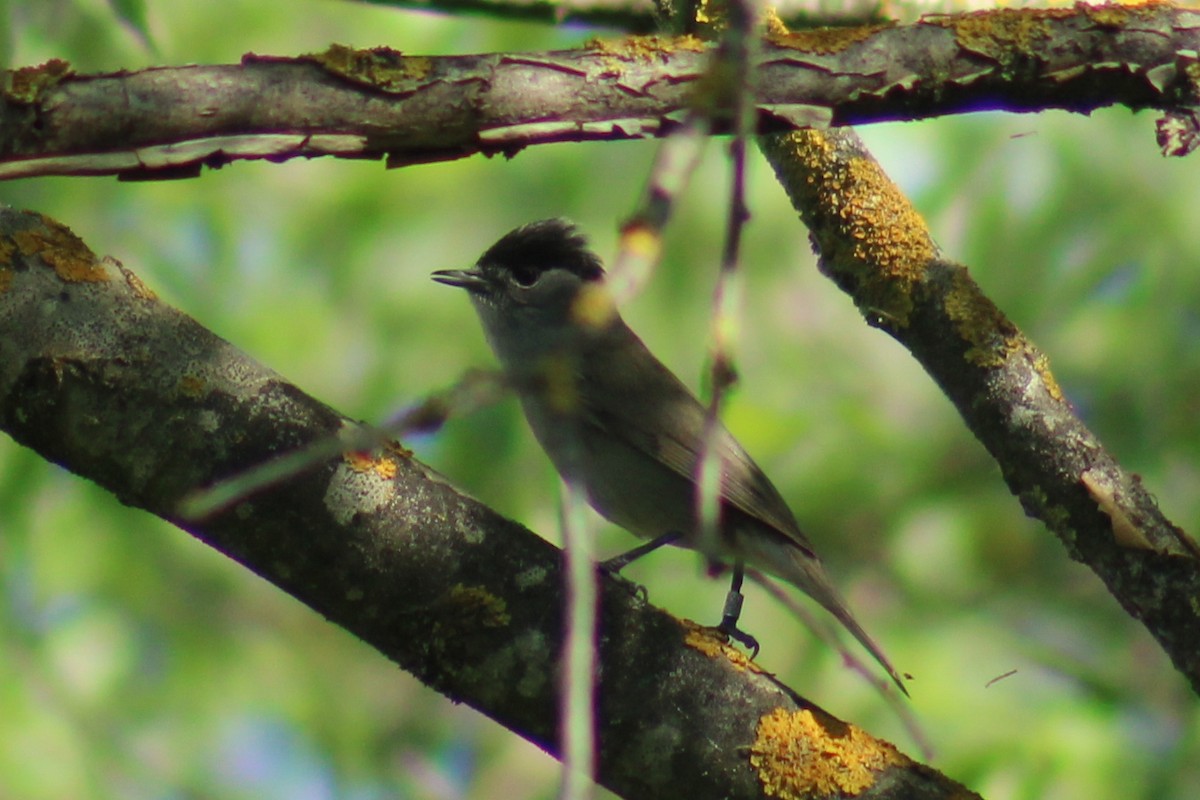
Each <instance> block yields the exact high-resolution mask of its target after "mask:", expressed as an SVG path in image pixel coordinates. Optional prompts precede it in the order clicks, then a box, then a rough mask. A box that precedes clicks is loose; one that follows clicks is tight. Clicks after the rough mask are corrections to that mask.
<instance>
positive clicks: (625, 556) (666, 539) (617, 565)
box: [597, 533, 681, 602]
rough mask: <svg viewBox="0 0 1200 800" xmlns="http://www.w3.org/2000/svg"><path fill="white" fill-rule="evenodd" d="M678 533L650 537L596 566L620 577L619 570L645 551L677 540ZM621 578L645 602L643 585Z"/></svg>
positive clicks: (645, 595)
mask: <svg viewBox="0 0 1200 800" xmlns="http://www.w3.org/2000/svg"><path fill="white" fill-rule="evenodd" d="M680 535H681V534H679V533H664V534H663V535H662V536H659V537H657V538H655V539H651V540H650V541H648V542H646V543H645V544H640V545H638V546H637V547H635V548H633V549H632V550H628V551H626V552H624V553H621V555H619V556H613V557H612V558H610V559H608V560H607V561H601V562H600V563H599V564H598V565H597V566H599V567H600V571H601V572H603V573H605V574H606V575H611V576H613V577H614V578H621V570H623V569H625V568H626V567H627V566H629V565H630V564H632V563H633V562H634V561H637V560H638V559H639V558H641V557H642V556H644V555H646V554H647V553H653V552H654V551H655V550H657V549H658V548H660V547H662V546H663V545H664V544H671V543H672V542H676V541H678V540H679V537H680ZM621 580H624V581H626V582H627V583H628V584H629V585H631V586H632V587H633V594H634V595H636V596H638V597H640V598H641V599H642V602H647V600H648V595H647V593H646V587H645V586H642V585H641V584H638V583H634V582H633V581H629V580H627V579H625V578H621Z"/></svg>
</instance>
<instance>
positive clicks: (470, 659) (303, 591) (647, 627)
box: [0, 209, 974, 800]
mask: <svg viewBox="0 0 1200 800" xmlns="http://www.w3.org/2000/svg"><path fill="white" fill-rule="evenodd" d="M0 254H2V255H0V425H2V426H3V428H4V429H5V430H6V431H7V432H8V433H9V434H10V435H12V436H13V438H14V439H16V440H17V441H19V442H21V443H23V444H25V445H27V446H29V447H32V448H34V449H35V450H37V451H38V452H39V453H41V454H42V455H43V456H45V457H46V458H48V459H50V460H52V461H55V462H57V463H60V464H62V465H64V466H66V467H67V468H69V469H71V470H73V471H75V472H77V473H79V474H80V475H83V476H86V477H88V478H90V479H92V480H94V481H96V482H97V483H99V484H101V485H102V486H104V487H106V488H108V489H109V490H111V491H112V492H114V493H115V494H116V495H117V496H118V497H119V498H120V499H121V500H122V501H123V502H126V503H129V504H130V505H134V506H138V507H141V508H145V509H147V510H149V511H151V512H152V513H155V514H158V515H159V516H162V517H164V518H166V519H169V520H172V521H175V522H176V523H177V524H180V525H181V527H185V528H186V529H188V530H189V531H190V532H191V533H192V534H194V535H195V536H196V537H198V538H199V539H201V540H203V541H204V542H206V543H208V544H209V545H211V546H212V547H214V548H216V549H218V550H220V551H221V552H223V553H225V554H227V555H228V556H230V557H231V558H233V559H236V560H237V561H239V562H241V563H242V564H244V565H245V566H246V567H248V568H249V569H251V570H253V571H254V572H256V573H258V574H259V575H261V576H262V577H264V578H266V579H267V580H269V581H271V582H272V583H274V584H276V585H277V586H279V587H280V588H282V589H283V590H284V591H287V592H288V593H290V594H292V595H293V596H295V597H296V598H297V599H299V600H300V601H301V602H303V603H305V604H307V605H308V606H310V607H311V608H313V609H314V610H315V611H317V612H318V613H320V614H322V615H323V616H325V617H326V618H328V619H329V620H330V621H331V622H333V623H335V624H337V625H340V626H341V627H343V628H345V629H346V630H348V631H350V632H352V633H354V634H355V635H356V636H358V637H360V638H362V639H363V640H364V641H366V642H368V643H370V644H371V645H372V646H374V647H376V648H377V649H378V650H380V652H382V653H384V654H385V655H387V656H388V657H389V658H391V659H392V660H394V661H395V662H396V663H397V664H399V665H400V666H402V667H403V668H404V669H406V670H408V671H409V672H411V673H413V674H414V675H415V676H417V677H418V678H419V679H421V680H422V681H424V682H426V683H428V684H429V685H431V686H433V687H434V688H436V689H437V690H439V691H440V692H442V693H444V694H445V695H446V696H447V697H449V698H451V699H452V700H455V701H459V702H465V703H468V704H470V705H471V706H473V707H475V708H477V709H479V710H480V711H482V712H483V713H485V714H487V715H488V716H491V717H492V718H494V719H495V720H497V721H498V722H500V723H501V724H503V725H505V726H507V727H508V728H510V729H512V730H513V731H515V732H516V733H519V734H520V735H521V736H524V737H526V738H528V739H530V740H531V741H533V742H535V743H536V744H538V745H540V746H541V747H544V748H546V749H547V750H550V751H551V752H556V742H555V741H554V732H555V731H556V730H557V729H558V726H557V724H556V720H555V715H556V713H557V703H556V689H557V686H558V681H557V680H556V672H557V669H558V659H559V651H560V646H561V641H560V640H561V636H560V633H561V630H560V629H561V619H560V608H561V606H562V602H563V597H562V594H563V593H562V585H561V584H562V576H561V572H560V555H561V554H560V552H559V551H558V550H556V549H555V548H554V547H552V546H551V545H549V544H548V543H546V542H545V541H544V540H542V539H540V538H538V537H537V536H535V535H533V534H532V533H530V532H529V531H527V530H525V529H524V528H522V527H520V526H519V525H517V524H515V523H513V522H510V521H508V520H505V519H503V518H502V517H500V516H498V515H497V514H495V513H494V512H492V511H491V510H489V509H488V508H486V507H485V506H483V505H481V504H480V503H478V502H477V501H474V500H472V499H470V498H469V497H466V496H464V495H461V494H459V493H458V492H457V491H455V489H454V488H453V487H451V486H450V485H449V484H447V483H446V481H445V480H444V479H443V478H441V477H440V476H438V475H437V474H436V473H434V472H432V471H431V470H429V469H428V468H426V467H425V466H424V465H422V464H420V463H419V462H417V461H416V460H415V459H414V458H412V455H411V453H409V452H408V451H406V450H404V448H403V447H401V446H400V445H398V444H393V445H391V446H389V447H387V448H385V449H384V450H383V451H382V452H381V453H379V454H370V453H347V454H346V455H344V456H340V457H337V458H334V459H332V460H329V461H326V462H323V463H320V464H317V465H315V466H314V467H313V469H312V470H311V471H310V472H308V473H306V474H304V475H301V476H299V477H297V478H294V479H291V480H289V481H287V482H286V483H283V484H280V485H277V486H275V487H273V488H271V489H269V490H266V491H263V492H261V493H259V494H257V495H255V496H253V497H251V498H248V499H246V500H244V501H242V502H240V503H238V504H237V505H236V506H235V507H233V508H231V509H229V510H228V511H227V512H225V513H223V514H220V515H218V516H215V517H213V518H211V519H209V520H206V521H204V522H202V523H187V522H183V521H180V520H178V519H177V515H176V512H175V509H176V508H177V507H178V504H179V501H180V498H181V497H183V496H184V495H185V493H187V492H188V491H189V490H190V489H192V488H194V487H196V486H198V485H203V484H205V483H207V482H210V481H213V480H215V479H218V478H222V477H226V476H228V475H230V474H236V473H238V472H239V471H241V470H243V469H245V468H247V467H249V466H252V465H255V464H257V463H261V462H262V461H264V460H266V459H269V458H271V457H272V456H275V455H278V454H280V453H285V452H288V451H291V450H293V449H295V448H297V447H299V446H302V445H304V444H306V443H309V442H312V441H315V440H319V439H323V438H325V437H329V436H332V435H335V434H336V433H337V432H338V431H339V429H342V428H344V427H345V426H348V425H352V424H353V423H351V422H350V421H349V420H347V419H345V418H344V417H342V416H341V415H339V414H337V413H336V412H334V411H332V410H331V409H329V408H328V407H326V406H324V405H321V404H320V403H318V402H316V401H314V400H313V399H312V398H310V397H308V396H306V395H304V394H303V393H302V392H301V391H300V390H299V389H297V388H296V387H294V386H292V385H291V384H288V383H287V382H286V381H284V380H283V379H282V378H281V377H280V376H278V375H276V374H274V373H272V372H270V371H269V370H266V369H264V368H263V367H262V366H260V365H258V364H256V363H254V362H253V361H251V360H250V359H249V358H247V357H246V356H245V355H244V354H243V353H240V352H239V351H237V350H236V349H234V348H233V347H232V346H231V345H230V344H228V343H227V342H224V341H222V340H221V339H219V338H217V337H216V336H214V335H213V334H212V333H210V332H208V331H206V330H204V329H203V328H201V327H200V326H199V325H198V324H197V323H196V322H194V321H193V320H191V319H189V318H187V317H185V316H183V315H182V314H180V313H178V312H177V311H175V310H173V309H171V308H168V307H167V306H165V305H163V304H162V303H160V302H159V301H158V300H157V299H156V298H155V297H154V295H153V293H151V292H150V291H149V290H147V288H146V287H145V286H144V285H142V283H141V282H140V281H138V279H137V278H136V277H135V276H133V274H132V273H130V272H128V271H127V270H125V269H124V268H123V267H121V266H120V265H119V264H118V263H116V262H115V261H112V260H104V261H97V260H96V259H95V258H94V256H93V255H92V254H91V252H90V251H89V250H88V249H87V247H86V246H85V245H84V244H83V243H82V242H81V241H80V240H79V239H78V238H76V237H75V236H74V235H73V234H72V233H71V232H70V231H69V230H67V229H66V228H64V227H62V226H61V225H59V224H58V223H55V222H52V221H50V220H47V219H45V218H43V217H39V216H37V215H35V214H28V213H25V214H23V213H18V212H14V211H12V210H11V209H0ZM602 590H603V591H602V610H601V611H602V613H601V637H600V649H599V654H598V655H599V660H600V665H601V668H600V679H599V680H600V683H599V696H600V708H599V713H598V721H599V725H600V730H599V732H598V737H599V741H600V743H601V747H600V770H599V777H600V780H601V782H602V783H604V784H605V785H606V786H608V787H609V788H611V789H613V790H614V791H616V792H617V793H619V794H621V795H622V796H624V797H629V798H660V797H667V796H671V797H676V796H682V797H691V798H696V799H697V800H699V799H700V798H709V797H712V798H716V797H735V798H744V797H762V796H764V792H765V791H766V789H765V788H764V787H767V786H771V787H774V788H775V791H776V794H775V796H781V792H784V791H786V792H789V793H790V794H784V795H782V796H801V795H803V796H807V797H813V798H822V797H828V796H832V795H833V794H834V793H836V792H841V793H843V794H854V795H857V796H859V797H862V798H883V797H900V796H903V797H916V798H942V797H950V796H954V797H963V796H974V795H972V794H970V793H969V792H966V790H965V789H963V788H962V787H961V786H959V785H957V784H955V783H953V782H952V781H950V780H948V779H947V778H945V777H944V776H942V775H940V774H938V773H936V772H934V771H932V770H930V769H929V768H927V767H924V766H922V765H919V764H916V763H915V762H913V761H911V760H910V759H908V758H907V757H906V756H904V755H903V754H901V753H900V752H899V751H897V750H896V749H895V748H894V747H893V746H892V745H890V744H888V743H886V742H883V741H880V740H877V739H874V738H873V737H871V736H870V735H868V734H867V733H865V732H863V731H862V730H860V729H858V728H856V727H854V726H853V725H848V724H847V723H843V722H841V721H839V720H836V719H834V718H833V717H830V716H829V715H828V714H826V713H825V712H823V711H821V710H820V709H819V708H816V707H815V706H813V705H811V704H809V703H807V702H805V701H803V700H802V699H800V698H798V697H797V696H796V695H794V694H793V693H792V692H791V691H790V690H788V689H787V688H786V687H783V686H782V685H780V684H779V683H777V682H776V681H774V680H773V679H772V678H771V677H770V676H768V675H765V674H763V673H761V672H760V671H758V670H757V668H755V667H754V666H753V665H751V664H749V663H748V662H747V661H746V660H745V657H744V656H742V655H740V654H739V653H738V652H737V651H735V650H733V649H731V648H728V647H727V646H725V645H723V644H722V643H721V642H719V641H717V640H715V639H713V638H712V636H711V634H709V633H707V632H706V631H705V630H704V629H699V628H696V627H695V626H693V625H690V624H687V623H683V622H681V621H680V620H677V619H675V618H674V617H671V616H670V615H668V614H667V613H665V612H663V611H661V610H659V609H656V608H653V607H651V606H648V605H646V604H645V603H644V602H643V601H641V600H640V599H639V598H638V597H637V595H636V593H634V592H631V591H630V587H629V586H628V585H626V584H623V583H619V582H617V581H615V580H613V579H606V580H604V581H603V585H602ZM697 765H703V768H697ZM859 792H862V793H861V794H859ZM805 793H808V794H805ZM839 796H840V795H839Z"/></svg>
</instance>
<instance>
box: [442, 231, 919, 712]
mask: <svg viewBox="0 0 1200 800" xmlns="http://www.w3.org/2000/svg"><path fill="white" fill-rule="evenodd" d="M432 277H433V279H434V280H435V281H438V282H439V283H444V284H447V285H449V286H457V287H461V288H463V289H466V290H467V291H468V292H469V293H470V296H471V300H472V302H473V304H474V306H475V310H476V311H477V312H478V314H479V318H480V321H481V323H482V325H483V330H484V334H485V336H486V337H487V340H488V343H489V344H490V345H491V348H492V350H493V351H494V352H495V354H496V357H497V358H498V359H499V361H500V364H501V367H502V368H503V370H504V374H505V376H506V378H507V380H508V381H509V383H510V384H511V385H512V387H513V388H514V390H515V392H516V394H517V396H518V398H519V399H520V402H521V406H522V408H523V410H524V412H525V417H526V419H528V421H529V426H530V427H531V428H532V429H533V433H534V435H535V436H536V437H537V440H538V442H539V443H540V444H541V445H542V448H543V449H544V450H545V451H546V454H547V455H548V456H549V457H550V460H551V461H552V462H554V465H555V467H556V468H557V469H558V472H559V474H560V475H561V476H562V477H563V479H564V480H567V481H569V482H572V483H574V484H575V485H577V486H580V487H582V489H583V490H584V491H585V493H586V495H587V498H588V502H589V503H590V504H591V506H592V507H593V508H595V509H596V510H597V511H598V512H599V513H600V514H601V515H603V516H604V517H605V518H606V519H608V520H610V521H611V522H614V523H616V524H617V525H619V526H621V527H622V528H625V529H626V530H627V531H629V532H631V533H633V534H635V535H637V536H640V537H642V538H644V539H649V540H651V541H650V542H649V543H647V544H645V545H643V546H641V547H639V548H636V549H635V550H632V551H630V553H628V554H626V555H625V556H618V557H617V558H615V559H612V560H611V561H609V562H605V563H606V565H608V566H609V567H611V568H612V571H616V570H619V569H620V568H621V567H622V566H624V565H625V564H627V563H629V561H631V560H633V558H636V557H638V556H640V555H644V554H645V553H646V552H649V551H650V550H652V549H654V548H655V547H657V546H659V545H662V544H677V545H679V546H682V547H689V548H691V549H694V550H697V551H699V552H700V553H701V554H702V555H703V556H705V557H706V558H707V559H709V561H710V563H713V564H718V563H723V564H724V563H727V564H731V565H732V567H733V580H734V583H733V586H732V588H731V590H730V594H729V597H728V599H727V602H726V608H725V615H724V619H723V620H722V623H721V625H720V627H721V629H723V630H725V631H726V632H727V633H728V634H730V635H732V636H733V637H734V638H736V639H738V640H739V641H741V642H743V643H744V644H747V645H748V646H750V647H753V648H754V650H755V651H756V652H757V649H758V647H757V642H755V641H754V639H753V637H751V636H749V635H748V634H745V633H744V632H742V631H740V630H738V629H737V620H738V614H739V612H740V608H741V593H740V589H741V582H742V576H743V569H744V566H745V565H747V564H748V565H750V566H752V567H756V568H758V569H761V570H763V571H765V572H768V573H771V574H773V575H776V576H778V577H780V578H783V579H784V580H786V581H788V582H789V583H792V584H794V585H795V586H796V587H798V588H799V589H801V590H803V591H804V592H805V593H806V594H808V595H809V596H810V597H812V598H813V599H814V600H816V601H817V602H818V603H820V604H821V605H822V606H824V607H825V609H826V610H827V611H829V613H831V614H832V615H833V616H834V617H836V618H837V620H838V621H839V622H840V623H841V624H842V625H844V626H845V627H846V629H847V630H848V631H850V633H851V634H853V635H854V638H856V639H858V641H859V642H860V643H861V644H862V646H863V647H865V648H866V649H867V651H869V652H870V653H871V655H872V656H874V658H875V659H876V660H877V661H878V662H879V663H880V664H881V665H882V666H883V668H884V669H885V670H887V672H888V675H889V676H891V678H892V680H893V681H895V682H896V685H897V686H899V687H900V690H901V691H902V692H904V693H905V694H907V693H908V692H907V690H906V689H905V688H904V684H903V683H902V682H901V680H900V677H899V676H898V675H897V673H896V670H895V669H894V668H893V667H892V665H891V663H890V662H889V661H888V659H887V657H886V656H884V654H883V652H882V651H881V650H880V649H879V647H878V646H877V645H876V644H875V642H874V641H872V640H871V638H870V637H869V636H868V635H867V633H866V632H865V631H864V630H863V629H862V626H860V625H859V624H858V622H857V621H855V619H854V617H853V616H852V615H851V613H850V611H849V609H848V608H847V607H846V604H845V602H844V601H843V600H842V598H841V596H840V595H839V594H838V592H837V590H836V589H834V587H833V584H832V582H831V581H830V579H829V575H828V573H827V572H826V571H825V567H824V566H823V565H822V563H821V560H820V558H818V556H817V554H816V552H815V551H814V550H813V546H812V544H811V543H810V542H809V540H808V537H806V536H805V535H804V533H803V532H801V530H800V526H799V524H798V523H797V522H796V518H795V517H794V516H793V515H792V512H791V510H790V509H789V508H788V505H787V503H785V502H784V500H783V497H781V496H780V494H779V492H778V490H776V488H775V487H774V485H772V484H771V482H770V480H768V479H767V477H766V475H764V474H763V472H762V470H761V469H759V467H758V465H757V464H755V463H754V460H753V459H751V458H750V456H749V455H748V454H747V453H746V451H745V450H743V449H742V446H741V445H740V444H738V442H737V440H736V439H734V438H733V435H732V434H730V433H729V431H728V430H726V429H725V427H724V426H723V425H721V424H720V423H719V422H714V421H712V420H710V418H709V414H708V412H707V411H706V409H705V407H704V406H703V405H701V403H700V401H699V400H697V399H696V397H695V395H693V394H692V393H691V392H690V391H689V390H688V388H687V387H686V386H684V384H683V382H682V381H680V380H679V379H678V378H677V377H675V375H674V374H673V373H672V372H671V371H670V370H669V369H667V367H666V366H664V365H663V364H662V362H660V361H659V360H658V359H657V358H655V357H654V355H653V354H652V353H651V352H650V351H649V350H648V349H647V348H646V345H645V344H643V343H642V340H641V339H639V338H638V337H637V335H636V334H635V333H634V332H633V331H632V330H630V328H629V326H628V325H626V324H625V322H624V321H623V320H622V319H621V317H620V315H619V314H618V313H617V311H616V309H615V308H614V307H613V305H612V300H611V296H610V295H609V294H608V293H607V291H606V290H605V289H604V280H605V273H604V268H603V266H602V264H601V262H600V259H599V258H598V257H597V256H596V255H595V254H594V253H592V252H591V251H590V250H589V249H588V245H587V240H586V239H585V238H584V237H583V235H582V234H580V233H579V231H578V230H577V229H576V227H575V226H574V225H572V224H571V223H569V222H567V221H565V220H562V219H548V220H541V221H539V222H532V223H530V224H528V225H524V226H522V227H520V228H517V229H516V230H514V231H512V232H510V233H508V234H507V235H505V236H504V237H503V238H502V239H500V241H498V242H496V243H495V244H494V245H492V247H491V248H489V249H488V250H487V252H485V253H484V254H483V256H482V257H480V259H479V261H478V262H477V263H476V265H475V267H474V268H473V269H469V270H439V271H437V272H434V273H433V276H432ZM713 451H715V455H716V457H717V458H719V459H720V483H719V487H720V499H719V507H718V514H717V520H716V525H715V530H713V527H714V526H712V525H709V526H707V530H706V526H705V525H703V524H702V523H701V521H700V520H701V519H702V518H701V516H700V514H699V512H698V509H699V507H700V501H699V497H698V495H699V490H698V488H697V486H698V475H699V471H700V468H701V463H702V460H703V459H704V458H705V455H706V454H707V453H709V452H713Z"/></svg>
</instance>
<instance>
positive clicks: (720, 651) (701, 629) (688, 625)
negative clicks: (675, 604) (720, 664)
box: [679, 619, 763, 673]
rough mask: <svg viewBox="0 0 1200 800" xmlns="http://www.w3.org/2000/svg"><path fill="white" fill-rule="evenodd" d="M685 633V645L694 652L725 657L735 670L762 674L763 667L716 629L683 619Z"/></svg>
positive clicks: (714, 656) (712, 656)
mask: <svg viewBox="0 0 1200 800" xmlns="http://www.w3.org/2000/svg"><path fill="white" fill-rule="evenodd" d="M679 622H680V624H682V625H683V629H684V631H685V633H684V635H683V643H684V645H686V646H687V647H690V648H692V649H693V650H699V651H700V652H701V653H703V654H704V655H706V656H708V657H709V658H716V657H718V656H722V657H724V658H725V659H726V660H727V661H729V663H730V664H732V665H733V666H734V668H735V669H738V670H741V671H745V670H750V671H751V672H758V673H761V672H762V671H763V670H762V667H760V666H758V664H755V663H754V662H753V661H751V660H750V658H749V656H747V655H746V654H745V653H743V652H742V651H741V650H738V649H737V648H736V647H734V646H733V645H731V644H730V643H729V638H728V637H727V636H725V635H724V634H723V633H721V632H720V631H719V630H717V629H716V628H708V627H705V626H704V625H697V624H696V623H695V622H692V621H691V620H690V619H681V620H680V621H679Z"/></svg>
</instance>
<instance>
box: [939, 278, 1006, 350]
mask: <svg viewBox="0 0 1200 800" xmlns="http://www.w3.org/2000/svg"><path fill="white" fill-rule="evenodd" d="M942 303H943V307H944V308H945V309H946V316H947V317H949V318H950V320H951V322H953V323H954V327H955V330H956V331H957V332H958V335H959V337H961V338H962V340H963V341H965V342H966V343H967V344H968V345H970V346H969V347H968V348H967V351H966V353H964V358H966V360H967V361H968V362H970V363H972V364H975V365H977V366H980V367H999V366H1001V365H1002V364H1004V362H1005V361H1007V360H1008V357H1009V356H1011V355H1012V354H1013V353H1015V352H1017V351H1019V350H1021V349H1022V348H1023V345H1024V344H1025V339H1024V337H1022V336H1021V333H1020V331H1018V330H1017V328H1016V326H1015V325H1013V324H1012V322H1010V321H1009V320H1008V318H1007V317H1005V316H1004V312H1002V311H1001V310H1000V309H999V308H997V307H996V304H995V303H993V302H992V301H991V300H990V299H989V298H988V297H987V296H986V295H985V294H984V293H983V292H981V291H980V290H979V286H978V285H977V284H976V283H975V281H973V280H971V276H970V275H969V274H967V271H966V269H964V268H962V267H955V268H954V273H953V276H952V279H951V284H950V288H949V289H948V290H947V292H946V294H945V296H944V298H943V300H942Z"/></svg>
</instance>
